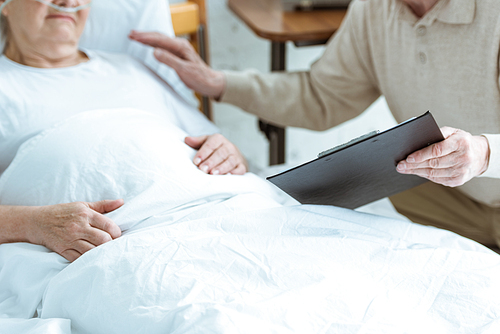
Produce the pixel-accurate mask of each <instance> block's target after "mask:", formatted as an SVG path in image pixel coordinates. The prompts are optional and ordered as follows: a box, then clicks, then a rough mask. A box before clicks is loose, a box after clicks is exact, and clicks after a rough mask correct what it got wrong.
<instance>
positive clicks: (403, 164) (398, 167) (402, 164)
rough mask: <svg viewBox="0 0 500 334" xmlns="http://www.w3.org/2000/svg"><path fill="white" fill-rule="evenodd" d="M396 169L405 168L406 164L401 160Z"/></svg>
mask: <svg viewBox="0 0 500 334" xmlns="http://www.w3.org/2000/svg"><path fill="white" fill-rule="evenodd" d="M397 169H398V170H405V169H406V164H405V163H404V162H401V163H399V164H398V166H397Z"/></svg>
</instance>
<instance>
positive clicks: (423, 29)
mask: <svg viewBox="0 0 500 334" xmlns="http://www.w3.org/2000/svg"><path fill="white" fill-rule="evenodd" d="M426 33H427V28H426V27H424V26H420V27H418V28H417V35H419V36H424V35H425V34H426Z"/></svg>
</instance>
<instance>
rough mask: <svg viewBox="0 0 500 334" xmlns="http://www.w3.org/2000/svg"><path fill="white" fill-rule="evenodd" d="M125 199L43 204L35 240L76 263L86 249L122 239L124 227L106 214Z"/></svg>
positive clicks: (38, 215)
mask: <svg viewBox="0 0 500 334" xmlns="http://www.w3.org/2000/svg"><path fill="white" fill-rule="evenodd" d="M122 205H123V200H115V201H100V202H93V203H87V202H74V203H67V204H57V205H50V206H42V207H40V210H39V211H38V213H37V215H36V216H35V217H34V228H33V235H34V237H33V240H34V243H36V244H39V245H43V246H45V247H47V248H49V249H51V250H53V251H55V252H56V253H58V254H60V255H61V256H63V257H64V258H65V259H66V260H68V261H70V262H73V261H74V260H76V259H77V258H79V257H80V256H81V255H83V254H84V253H85V252H88V251H89V250H91V249H93V248H95V247H97V246H99V245H102V244H104V243H106V242H108V241H111V240H113V239H116V238H118V237H119V236H120V235H121V230H120V228H119V227H118V225H116V224H115V223H114V222H113V221H112V220H111V219H109V218H107V217H105V216H103V215H102V214H104V213H107V212H111V211H114V210H116V209H118V208H119V207H120V206H122Z"/></svg>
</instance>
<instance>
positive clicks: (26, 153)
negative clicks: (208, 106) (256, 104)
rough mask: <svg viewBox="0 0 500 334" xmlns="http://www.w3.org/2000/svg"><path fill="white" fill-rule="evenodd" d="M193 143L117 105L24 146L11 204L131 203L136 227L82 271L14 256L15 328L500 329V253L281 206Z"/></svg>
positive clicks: (373, 219)
mask: <svg viewBox="0 0 500 334" xmlns="http://www.w3.org/2000/svg"><path fill="white" fill-rule="evenodd" d="M183 136H184V134H183V133H182V131H180V130H178V129H175V128H172V127H171V126H169V124H168V123H166V122H164V121H162V120H161V119H160V118H158V116H154V115H151V114H147V113H144V112H140V111H136V110H101V111H91V112H87V113H85V114H81V115H78V116H75V117H73V118H71V119H69V120H67V121H65V122H63V123H61V124H59V125H57V126H55V127H54V128H52V129H50V130H48V131H46V132H44V133H42V134H40V135H39V136H38V137H36V138H34V139H32V140H31V141H30V142H28V143H26V144H25V145H24V146H23V147H22V148H21V150H20V153H19V154H18V156H17V157H16V159H15V160H14V162H13V163H12V165H11V166H10V167H9V169H8V170H7V171H6V172H5V173H4V175H3V176H2V178H1V179H0V203H1V204H7V203H8V204H26V205H44V204H52V203H59V202H67V201H72V200H88V201H94V200H100V199H104V198H118V197H123V198H125V200H126V204H125V205H124V206H123V207H122V208H120V209H119V210H117V211H116V212H114V213H111V214H110V215H109V216H110V217H111V218H112V219H114V220H115V222H117V223H118V224H119V225H120V226H121V228H122V229H123V230H125V232H124V234H123V236H122V237H120V238H118V239H116V240H114V241H112V242H109V243H107V244H105V245H103V246H100V247H98V248H96V249H94V250H92V251H90V252H87V253H86V254H84V255H83V256H82V257H81V258H80V259H78V260H77V261H75V262H74V263H72V264H70V265H68V263H67V262H66V261H65V260H64V259H63V258H61V257H60V256H58V255H56V254H54V253H52V252H48V251H47V250H46V249H45V248H44V247H41V246H35V245H27V244H21V243H20V244H6V245H0V333H46V332H51V333H52V332H53V333H65V334H66V333H93V334H96V333H498V332H499V330H500V303H498V301H499V300H500V284H499V282H500V256H498V255H497V254H496V253H493V252H491V251H489V250H487V249H486V248H484V247H482V246H480V245H478V244H477V243H475V242H472V241H470V240H467V239H464V238H462V237H459V236H457V235H455V234H453V233H451V232H447V231H442V230H438V229H434V228H429V227H423V226H419V225H415V224H412V223H409V222H405V221H400V220H393V219H388V218H382V217H378V216H374V215H369V214H364V213H358V212H355V211H351V210H346V209H340V208H335V207H326V206H325V207H322V206H289V207H284V206H281V205H280V204H279V203H278V202H279V197H278V196H277V195H276V193H275V189H274V188H272V187H271V186H270V185H269V184H267V183H266V182H265V181H263V180H261V179H259V178H257V177H256V176H254V175H252V174H247V175H245V176H210V175H205V174H204V173H202V172H201V171H199V170H197V168H196V167H195V166H193V165H192V163H191V159H192V157H193V154H194V151H193V150H191V149H190V148H188V147H187V146H186V145H184V144H183V143H182V139H183ZM37 309H38V311H37V314H38V315H39V316H40V319H32V320H27V319H29V318H30V317H31V316H32V315H33V314H34V313H35V310H37ZM69 324H71V329H70V328H69ZM47 326H48V327H47ZM47 328H53V331H52V330H47Z"/></svg>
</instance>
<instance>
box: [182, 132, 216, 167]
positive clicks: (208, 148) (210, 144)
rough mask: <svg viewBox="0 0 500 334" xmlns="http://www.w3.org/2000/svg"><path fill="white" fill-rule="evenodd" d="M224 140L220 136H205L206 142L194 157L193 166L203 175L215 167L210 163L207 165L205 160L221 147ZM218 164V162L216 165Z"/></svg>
mask: <svg viewBox="0 0 500 334" xmlns="http://www.w3.org/2000/svg"><path fill="white" fill-rule="evenodd" d="M186 139H187V138H186ZM224 139H225V138H224V137H223V136H222V135H221V134H214V135H211V136H207V138H206V140H205V141H204V142H203V143H202V145H201V148H200V149H199V150H198V152H197V153H196V156H195V157H194V160H193V161H194V164H195V165H196V166H198V167H199V168H200V169H201V170H202V171H204V172H205V173H208V172H210V170H211V167H213V166H215V164H214V162H210V164H207V162H208V161H207V160H208V159H209V158H210V157H211V156H212V154H213V153H214V152H215V151H216V150H217V149H219V147H221V146H222V144H223V142H224ZM219 163H220V161H219V162H218V163H217V164H219Z"/></svg>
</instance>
